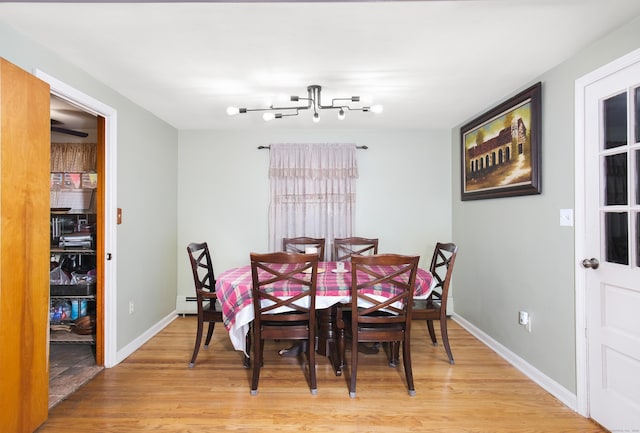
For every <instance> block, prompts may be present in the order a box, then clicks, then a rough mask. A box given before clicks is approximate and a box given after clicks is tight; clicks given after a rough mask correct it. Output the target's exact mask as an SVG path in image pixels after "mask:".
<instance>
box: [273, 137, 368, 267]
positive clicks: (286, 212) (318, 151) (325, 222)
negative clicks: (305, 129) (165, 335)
mask: <svg viewBox="0 0 640 433" xmlns="http://www.w3.org/2000/svg"><path fill="white" fill-rule="evenodd" d="M270 147H271V150H270V151H269V153H270V167H269V178H270V181H271V203H270V205H269V249H270V250H271V251H280V250H282V238H289V237H298V236H308V237H313V238H325V239H326V241H325V242H326V246H325V255H326V257H325V259H326V260H328V259H330V257H331V251H332V249H333V239H334V238H341V237H348V236H352V230H353V224H354V218H355V209H354V208H355V195H356V194H355V189H356V179H357V177H358V167H357V163H356V146H355V144H315V143H312V144H272V145H271V146H270ZM321 260H322V258H321Z"/></svg>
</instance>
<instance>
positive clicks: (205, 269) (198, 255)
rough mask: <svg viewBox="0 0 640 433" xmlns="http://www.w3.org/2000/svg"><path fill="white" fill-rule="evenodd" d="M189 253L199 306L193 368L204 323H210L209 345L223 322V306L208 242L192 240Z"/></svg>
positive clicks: (206, 342)
mask: <svg viewBox="0 0 640 433" xmlns="http://www.w3.org/2000/svg"><path fill="white" fill-rule="evenodd" d="M187 253H188V254H189V262H190V263H191V271H192V273H193V282H194V283H195V288H196V304H197V306H198V328H197V332H196V343H195V346H194V348H193V355H192V356H191V362H190V363H189V368H193V367H194V366H195V364H196V358H197V357H198V352H199V351H200V343H201V341H202V331H203V328H204V324H205V323H208V324H209V327H208V329H207V338H206V339H205V342H204V347H208V346H209V343H210V342H211V337H212V336H213V329H214V327H215V325H216V323H217V322H220V323H222V308H221V307H220V305H219V303H218V302H217V300H218V297H217V295H216V289H215V287H216V279H215V275H214V273H213V265H212V264H211V254H210V252H209V246H208V245H207V243H206V242H201V243H198V242H192V243H190V244H189V245H188V246H187Z"/></svg>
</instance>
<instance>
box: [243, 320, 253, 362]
mask: <svg viewBox="0 0 640 433" xmlns="http://www.w3.org/2000/svg"><path fill="white" fill-rule="evenodd" d="M244 345H245V346H244V347H246V348H247V354H246V355H244V360H243V361H242V366H243V367H244V368H251V357H250V354H251V329H249V331H248V332H247V336H246V337H245V343H244Z"/></svg>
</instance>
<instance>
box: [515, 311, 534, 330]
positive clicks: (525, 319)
mask: <svg viewBox="0 0 640 433" xmlns="http://www.w3.org/2000/svg"><path fill="white" fill-rule="evenodd" d="M518 323H519V324H521V325H522V326H524V327H525V328H527V331H528V332H531V316H529V313H527V312H526V311H520V312H518Z"/></svg>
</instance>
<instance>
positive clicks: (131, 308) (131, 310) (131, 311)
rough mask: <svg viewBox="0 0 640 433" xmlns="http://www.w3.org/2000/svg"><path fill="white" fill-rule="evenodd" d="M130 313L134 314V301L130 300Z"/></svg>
mask: <svg viewBox="0 0 640 433" xmlns="http://www.w3.org/2000/svg"><path fill="white" fill-rule="evenodd" d="M129 314H133V301H129Z"/></svg>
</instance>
